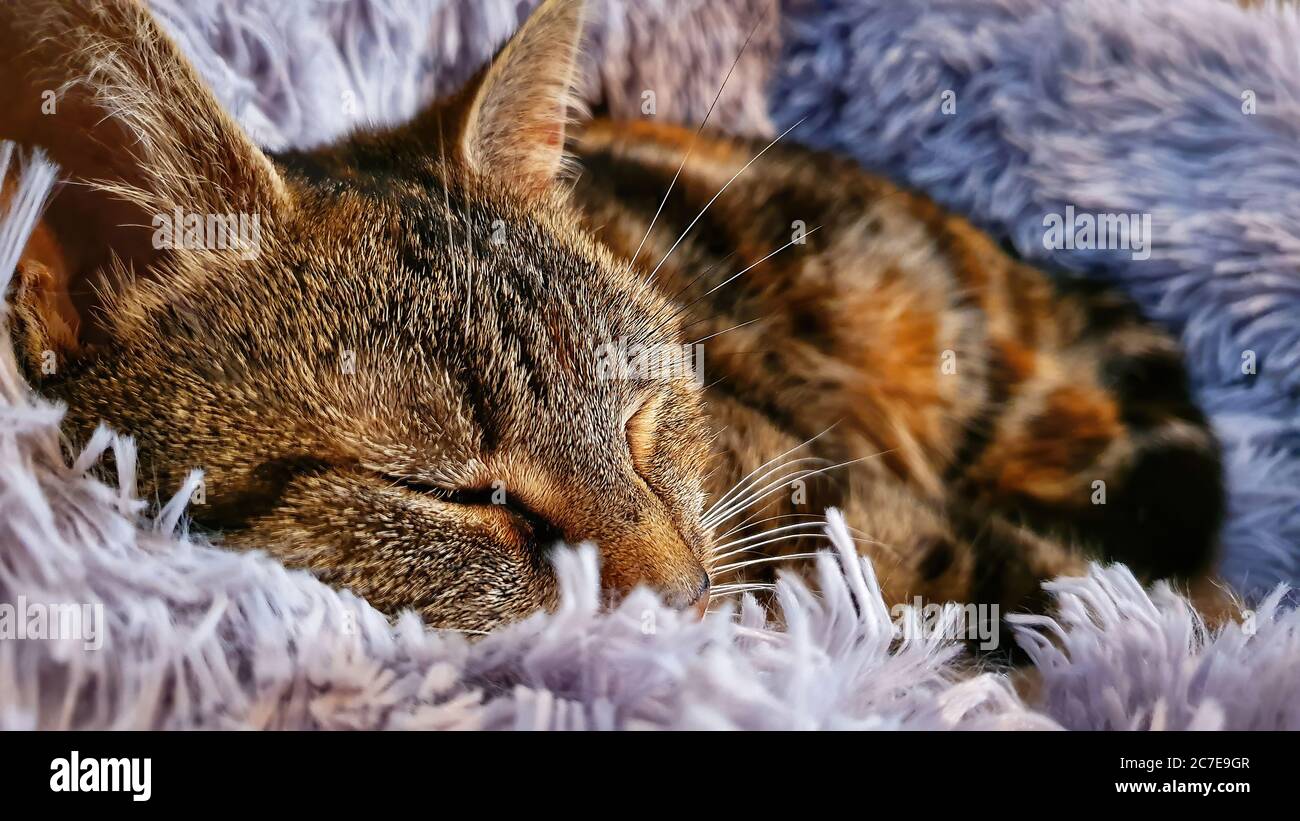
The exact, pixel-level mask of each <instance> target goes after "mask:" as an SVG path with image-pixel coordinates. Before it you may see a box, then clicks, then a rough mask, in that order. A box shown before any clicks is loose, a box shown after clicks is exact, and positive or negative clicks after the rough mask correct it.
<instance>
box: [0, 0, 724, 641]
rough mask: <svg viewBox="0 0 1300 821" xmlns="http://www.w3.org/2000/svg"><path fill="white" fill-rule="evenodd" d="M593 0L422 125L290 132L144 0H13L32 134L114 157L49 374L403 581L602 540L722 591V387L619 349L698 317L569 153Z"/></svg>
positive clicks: (212, 489) (16, 324)
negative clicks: (332, 139) (630, 256)
mask: <svg viewBox="0 0 1300 821" xmlns="http://www.w3.org/2000/svg"><path fill="white" fill-rule="evenodd" d="M38 5H39V4H38ZM580 15H581V7H580V4H579V3H576V2H570V1H569V0H552V1H551V2H548V3H545V4H544V5H543V6H542V7H541V8H540V9H539V10H538V11H537V12H535V13H534V15H533V16H532V17H531V18H530V19H529V21H528V22H527V23H526V25H525V26H524V27H523V29H521V31H520V33H519V34H517V35H516V36H515V38H514V39H513V40H512V41H511V42H510V43H508V44H507V45H506V46H505V48H503V50H502V51H501V52H500V53H499V54H498V56H497V58H496V59H495V60H494V61H493V63H492V65H491V66H490V67H489V68H488V69H486V70H485V71H484V72H482V73H481V74H480V75H479V76H478V77H477V78H476V79H475V80H474V81H473V82H471V84H470V86H469V87H468V88H467V89H466V90H465V91H463V92H462V93H461V94H460V95H458V96H457V97H456V98H455V99H452V100H450V101H446V102H443V103H440V104H437V105H435V106H433V107H431V108H430V109H428V110H426V111H425V112H423V113H422V114H421V115H419V116H418V117H417V118H416V119H415V120H414V121H413V122H412V123H411V124H410V125H408V126H406V127H403V128H399V129H393V130H390V131H385V132H382V133H371V134H365V135H361V136H358V137H356V138H353V139H350V140H348V141H346V142H344V143H343V144H341V145H339V146H336V147H333V148H330V149H325V150H320V151H314V152H306V153H293V154H286V155H283V156H279V157H275V158H268V157H266V156H264V155H263V154H262V153H261V152H260V151H258V149H257V148H256V147H254V146H253V145H252V144H251V143H250V142H249V141H248V140H247V139H246V138H245V137H244V135H242V134H241V133H240V132H239V130H238V129H237V128H236V127H235V126H234V125H233V124H232V123H231V122H230V121H229V120H228V119H227V118H226V116H225V115H224V114H223V113H222V112H221V111H220V109H219V107H218V106H217V105H216V104H215V103H214V102H213V101H212V99H211V97H210V95H209V94H208V92H207V91H206V90H205V89H204V88H203V86H202V85H201V84H200V83H199V81H198V80H197V78H196V77H195V75H194V73H193V71H192V70H191V69H190V68H189V67H188V66H187V65H186V64H185V63H184V61H183V60H182V59H181V58H180V57H179V56H178V55H177V54H176V52H175V49H174V47H173V46H172V45H171V44H170V42H168V41H167V40H166V39H165V38H164V37H163V36H162V35H161V34H160V33H159V32H158V31H157V30H156V28H155V26H154V24H153V23H152V21H151V20H150V19H149V18H148V16H147V13H146V12H143V11H141V10H140V9H138V8H137V7H136V6H135V4H133V3H108V4H104V5H102V6H101V5H98V4H90V3H86V4H84V6H83V5H79V4H73V5H72V6H64V7H61V8H60V9H59V10H57V11H56V12H48V10H46V13H44V14H38V13H30V14H28V13H27V12H25V11H21V10H15V9H11V8H10V7H8V6H6V8H5V11H4V12H3V15H0V45H5V46H6V48H5V49H4V50H5V51H6V52H7V53H8V54H9V55H17V54H19V53H20V52H23V53H25V54H26V56H25V57H22V58H18V57H4V58H0V68H5V69H12V70H9V71H6V72H5V73H6V75H7V76H17V77H21V78H23V79H22V81H20V82H18V83H16V84H15V85H14V87H13V88H10V89H7V90H5V91H4V92H0V104H3V105H0V111H9V112H16V113H14V114H12V115H7V116H6V117H5V120H4V122H3V128H0V136H3V137H4V138H8V139H15V140H17V141H19V142H20V143H25V144H28V145H32V146H40V147H42V148H43V149H44V150H46V151H48V152H49V153H50V154H51V155H52V157H53V158H54V159H55V160H56V161H57V162H58V163H59V164H60V166H61V167H62V169H63V170H64V172H65V173H67V174H70V175H71V176H72V177H73V178H74V179H75V180H76V181H78V182H88V181H91V180H94V181H96V182H95V184H94V185H73V186H68V187H65V188H64V189H63V190H62V191H60V192H59V193H58V194H57V195H56V196H55V198H54V199H53V201H52V203H51V205H50V208H49V210H48V211H47V214H46V218H45V220H44V221H43V223H42V225H41V227H40V229H38V232H37V238H36V240H35V241H33V243H32V244H31V246H30V247H29V249H28V252H27V254H26V255H25V257H24V260H23V262H22V264H21V265H20V270H19V275H18V279H17V281H16V283H15V286H14V292H13V296H12V301H13V304H14V321H13V322H12V334H13V337H14V340H15V342H16V344H17V346H18V349H19V352H20V355H22V356H23V357H24V360H25V362H26V364H27V366H28V370H29V373H30V374H31V376H32V378H33V379H34V380H38V381H39V383H40V388H41V389H42V390H43V391H44V392H46V393H48V394H50V395H53V396H57V397H59V398H61V399H63V400H65V401H66V402H67V404H68V407H69V420H70V422H71V424H72V425H73V426H74V427H75V428H76V429H77V430H79V431H80V432H81V434H82V435H84V434H86V433H87V432H88V431H89V430H90V429H92V428H93V426H94V425H95V424H96V423H97V422H98V421H99V420H100V419H103V420H106V421H108V423H109V424H110V425H112V426H113V427H114V428H116V429H118V430H120V431H123V432H125V433H129V434H131V435H132V436H134V437H135V438H136V439H137V441H138V443H139V447H140V469H139V471H138V472H139V475H140V477H141V490H142V491H143V492H144V493H145V494H148V495H157V496H159V497H163V498H165V497H166V496H168V495H170V494H171V493H172V492H174V491H175V490H176V489H177V488H179V487H180V486H181V485H182V483H183V481H184V479H185V477H186V475H187V474H188V473H189V471H191V470H192V469H195V468H201V469H202V470H203V471H204V480H203V485H202V487H201V492H200V493H199V494H197V496H196V503H195V504H194V505H193V506H192V508H191V514H192V515H193V516H194V518H195V520H196V522H197V523H198V524H200V525H202V526H205V527H207V528H210V529H211V530H213V531H216V532H219V533H220V534H222V535H221V538H222V539H223V540H224V541H225V542H226V543H229V544H234V545H239V546H247V547H257V548H261V549H265V550H267V551H269V552H271V553H273V554H275V555H277V556H279V557H280V558H282V559H283V560H284V561H285V562H286V563H287V564H290V565H293V566H301V567H307V568H311V569H313V570H314V571H316V572H318V574H319V575H321V576H322V577H323V578H324V579H325V580H327V581H329V582H331V583H335V584H339V585H342V586H347V587H349V588H351V589H353V590H354V591H356V592H357V593H359V594H360V595H363V596H365V597H366V598H368V599H369V600H370V601H371V602H372V603H373V604H375V605H376V606H378V607H380V608H381V609H385V610H389V611H395V610H398V609H401V608H404V607H414V608H416V609H418V610H419V611H420V612H421V613H422V614H423V615H424V616H425V617H426V618H427V620H428V621H429V622H430V623H431V624H435V625H438V626H443V627H454V628H461V629H470V630H484V629H489V628H491V627H493V626H495V625H497V624H500V623H502V622H504V621H508V620H512V619H516V618H519V617H521V616H524V615H526V614H528V613H530V612H532V611H534V610H536V609H538V608H541V607H547V606H549V605H551V604H553V603H554V601H555V597H556V586H555V582H554V576H553V572H552V566H551V563H550V560H549V555H548V554H549V551H550V549H551V547H552V546H553V545H554V544H555V543H556V542H558V541H564V542H568V543H571V544H576V543H579V542H583V541H592V542H594V543H596V545H597V546H598V549H599V552H600V556H601V562H602V581H603V583H604V585H605V587H606V588H607V589H608V590H609V591H611V592H623V591H626V590H627V589H629V588H631V587H633V586H635V585H637V584H641V583H645V584H649V585H650V586H652V587H655V588H657V589H659V590H660V591H661V592H662V593H663V594H664V595H665V597H666V598H667V600H668V601H670V602H673V603H675V604H678V605H681V606H688V605H695V604H697V603H699V602H701V601H704V600H706V599H707V590H708V576H707V574H706V572H705V570H704V568H703V565H702V559H703V557H704V556H705V555H706V552H707V545H708V542H709V534H708V533H707V532H706V531H705V529H704V527H703V526H702V525H701V522H700V518H701V515H700V514H701V509H702V506H703V489H702V485H701V477H702V476H703V474H704V472H705V469H706V465H705V462H706V459H707V455H708V440H707V436H708V434H707V428H706V424H705V422H704V420H703V417H702V414H701V409H700V398H699V388H698V386H697V385H695V384H694V383H693V381H692V380H691V378H690V375H689V374H688V373H685V372H683V371H681V370H679V369H678V370H669V371H667V372H666V373H667V375H666V376H665V372H659V373H656V374H652V375H651V378H628V377H627V375H626V374H624V373H622V372H620V370H619V369H618V368H611V367H609V366H610V358H609V357H610V352H611V351H622V350H627V349H633V350H635V349H637V347H638V346H639V347H641V348H643V349H652V350H664V351H668V350H680V349H681V346H680V335H679V334H680V328H679V327H678V325H677V323H676V320H675V318H674V312H673V310H672V308H671V307H670V306H669V305H667V304H666V303H665V302H664V301H663V300H662V299H661V298H660V297H659V296H657V295H656V294H655V293H654V292H653V289H650V288H647V287H645V283H644V274H643V273H640V272H638V271H634V270H630V269H629V268H628V267H627V266H626V265H624V264H622V263H620V262H618V261H616V260H615V259H614V258H613V257H612V256H611V255H610V254H609V253H608V252H607V251H606V250H605V249H603V248H602V247H600V246H598V245H597V244H595V243H594V242H593V241H592V240H591V239H590V238H589V237H587V236H586V235H584V234H583V233H582V232H581V231H580V230H578V228H577V227H576V226H577V223H578V221H577V220H576V219H575V218H573V216H572V215H571V213H570V211H569V210H568V207H567V206H566V205H565V203H564V197H563V193H562V191H561V190H560V189H561V184H559V183H557V182H556V178H557V176H558V171H559V168H560V165H561V162H562V153H561V149H562V145H563V122H564V117H565V114H566V103H567V94H568V89H569V86H570V81H571V79H572V74H573V60H574V52H575V49H576V42H577V38H578V34H579V30H580ZM42 38H49V42H57V43H67V42H73V43H82V44H84V48H82V49H80V50H78V49H66V48H63V47H61V48H60V51H61V52H62V53H60V54H58V55H54V54H42V53H40V49H39V48H38V49H37V50H36V51H35V52H32V51H31V50H30V44H31V43H41V42H45V40H43V39H42ZM16 43H22V44H23V45H24V48H23V49H17V48H8V46H9V45H11V44H16ZM20 59H21V61H22V62H21V63H19V62H17V61H19V60H20ZM7 60H8V61H14V62H15V65H12V66H11V65H7V64H4V63H5V61H7ZM92 69H93V71H92ZM87 76H89V78H90V79H88V80H87V79H84V78H86V77H87ZM160 78H161V79H160ZM69 80H80V81H81V82H79V83H78V84H77V85H73V86H70V87H67V88H66V90H65V91H64V93H63V96H62V97H61V98H60V99H59V101H58V110H57V111H56V112H55V113H54V114H53V115H50V114H46V113H40V114H37V113H36V112H35V109H36V108H37V107H39V105H40V103H41V100H42V97H41V93H40V90H41V89H43V88H59V87H61V86H63V85H64V84H66V83H67V82H68V81H69ZM92 286H96V287H92ZM51 354H53V355H52V356H51ZM51 362H53V363H54V367H53V368H52V369H51V368H50V367H48V366H49V364H50V363H51ZM51 370H52V372H51Z"/></svg>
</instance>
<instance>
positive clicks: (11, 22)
mask: <svg viewBox="0 0 1300 821" xmlns="http://www.w3.org/2000/svg"><path fill="white" fill-rule="evenodd" d="M0 77H2V78H4V79H3V82H0V139H3V140H11V141H14V142H16V143H18V144H19V145H21V146H23V147H25V148H27V149H29V150H31V149H39V150H41V151H43V152H44V153H45V154H46V155H48V156H49V157H50V159H52V160H53V161H54V162H55V163H56V164H57V165H58V166H59V169H60V174H61V176H62V177H63V178H64V179H65V182H64V183H63V184H62V185H61V186H60V187H59V188H58V189H57V190H56V192H55V193H54V195H53V197H52V198H51V200H50V202H49V205H48V207H47V209H46V211H45V213H44V215H43V217H42V222H41V225H40V226H39V227H38V229H37V231H36V234H35V235H34V237H33V239H32V241H30V242H29V243H28V245H27V248H26V249H25V251H24V252H23V255H22V259H21V261H20V263H19V266H18V276H17V281H16V283H15V287H14V289H13V300H14V303H15V304H14V308H15V311H14V315H15V317H16V318H17V321H18V322H19V323H21V325H22V327H20V328H19V329H18V332H17V335H18V336H20V337H23V338H25V339H26V340H27V345H26V346H25V347H28V348H30V347H31V345H38V346H39V345H46V346H48V347H49V348H52V349H55V350H56V351H59V352H61V353H64V354H69V355H75V354H77V353H78V352H79V351H80V350H82V349H83V348H84V347H86V346H88V345H95V344H100V343H107V342H111V340H112V337H113V336H114V333H115V331H116V325H117V324H118V323H119V320H121V321H129V319H130V317H128V316H120V315H125V314H129V313H131V309H130V307H128V306H126V305H125V303H124V302H123V301H122V300H118V299H115V298H113V296H112V295H113V294H114V293H115V292H116V291H118V290H120V289H121V288H123V287H125V286H128V285H130V284H131V283H130V282H129V280H135V281H137V283H139V282H145V283H152V285H154V286H156V287H155V288H154V289H153V293H155V294H160V295H165V294H166V289H167V287H168V285H169V284H170V283H171V281H172V280H173V279H174V278H176V277H181V276H186V275H188V274H195V275H197V272H199V271H200V270H203V269H206V270H212V267H213V265H214V259H213V258H212V257H211V256H206V257H204V258H202V259H200V258H198V257H197V256H196V253H211V252H212V251H213V249H212V248H207V247H205V248H203V250H202V251H198V252H196V251H195V250H194V249H193V246H192V244H190V243H186V242H177V241H176V240H177V236H176V235H172V236H160V235H161V232H160V230H159V229H160V225H161V224H162V223H167V224H168V227H170V228H173V229H175V231H176V232H180V231H182V230H184V229H183V228H182V226H177V225H171V224H170V221H172V220H175V219H176V218H177V217H178V216H180V217H181V218H182V219H188V220H190V222H191V223H194V222H198V223H202V224H204V225H207V224H211V222H212V219H211V218H212V217H216V218H218V219H219V220H228V218H229V217H231V216H234V217H236V218H237V219H238V218H239V217H243V218H244V219H245V224H246V223H247V221H249V220H250V219H251V220H252V221H253V222H254V224H258V225H260V224H262V223H264V222H266V221H267V219H268V218H269V217H270V216H271V214H272V213H273V212H274V211H275V210H277V209H278V208H280V207H281V206H282V205H283V203H284V201H285V199H286V194H285V190H284V186H283V184H282V182H281V180H280V178H279V177H278V175H277V173H276V171H275V169H274V167H273V166H272V164H271V162H270V161H269V160H268V159H267V157H266V156H265V155H263V154H262V152H261V151H260V150H258V148H257V147H256V146H255V145H253V143H252V142H251V141H250V140H249V139H248V138H247V137H246V136H245V135H244V134H243V133H242V132H241V131H240V129H239V127H238V126H237V125H235V123H234V122H233V121H232V120H231V118H230V117H229V116H228V115H227V114H226V113H225V112H224V111H223V110H222V108H221V107H220V105H218V104H217V102H216V100H215V99H214V98H213V97H212V95H211V94H210V93H209V92H208V90H207V88H206V87H205V86H204V84H203V82H202V81H201V80H200V79H199V77H198V75H197V74H196V73H195V71H194V70H193V68H192V67H191V66H190V65H189V64H188V63H187V62H186V60H185V59H184V58H183V57H181V55H180V53H179V51H178V49H177V48H176V46H175V44H174V43H172V42H171V40H170V39H168V37H167V36H166V35H165V34H164V33H163V32H162V31H161V30H160V29H159V28H158V26H157V25H156V24H155V23H154V21H153V19H152V18H151V17H150V15H149V13H148V12H147V11H146V10H145V8H144V6H143V4H141V3H138V2H135V1H134V0H67V1H66V2H59V3H45V2H41V3H0ZM3 182H4V181H0V183H3ZM10 188H12V186H10ZM3 199H4V196H3V193H0V203H2V202H3ZM160 221H161V223H160ZM190 227H192V226H190ZM169 233H171V232H169ZM216 244H217V245H218V246H220V247H219V248H217V249H216V250H217V251H218V252H222V251H227V250H229V251H231V253H232V255H233V254H235V253H240V254H246V253H247V252H248V251H249V249H248V248H243V247H236V248H234V249H230V248H229V245H232V244H233V245H235V246H238V243H230V244H227V243H225V242H220V241H218V242H217V243H216ZM215 264H218V265H219V264H221V263H220V262H219V261H217V262H216V263H215ZM6 273H7V272H6Z"/></svg>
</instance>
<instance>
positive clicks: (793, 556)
mask: <svg viewBox="0 0 1300 821" xmlns="http://www.w3.org/2000/svg"><path fill="white" fill-rule="evenodd" d="M815 558H817V554H816V553H789V554H786V555H784V556H764V557H762V558H760V559H746V560H745V561H743V562H732V563H731V564H727V565H723V566H722V567H717V568H714V572H715V573H727V572H729V571H732V570H739V569H741V568H742V567H752V566H753V565H756V564H770V563H771V562H794V561H799V560H800V559H815Z"/></svg>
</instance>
